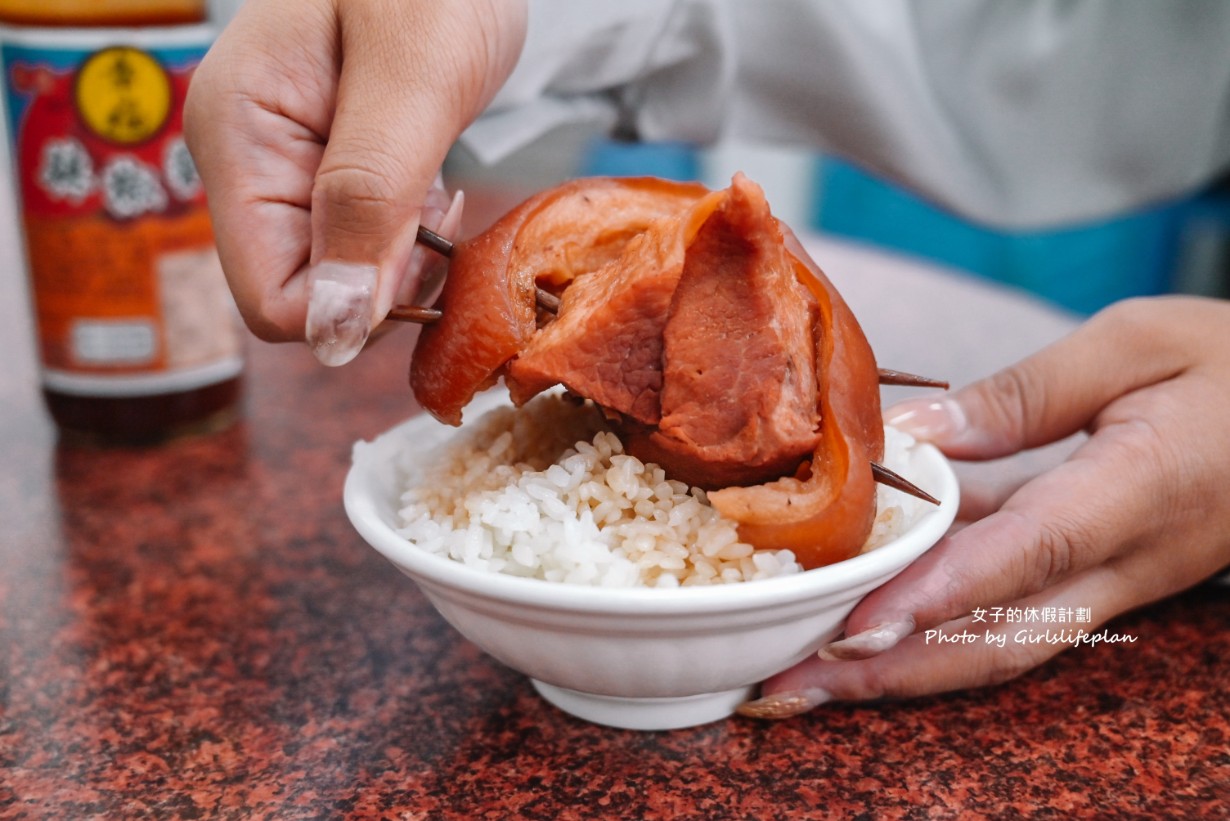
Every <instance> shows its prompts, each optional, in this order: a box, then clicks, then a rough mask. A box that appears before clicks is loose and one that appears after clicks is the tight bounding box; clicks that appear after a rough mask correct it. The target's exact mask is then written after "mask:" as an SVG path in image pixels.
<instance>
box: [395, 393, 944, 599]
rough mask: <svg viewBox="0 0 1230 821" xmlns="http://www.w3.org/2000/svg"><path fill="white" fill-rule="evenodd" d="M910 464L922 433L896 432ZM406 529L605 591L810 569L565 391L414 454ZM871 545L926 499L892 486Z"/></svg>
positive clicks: (429, 540)
mask: <svg viewBox="0 0 1230 821" xmlns="http://www.w3.org/2000/svg"><path fill="white" fill-rule="evenodd" d="M886 437H887V438H886V453H885V463H886V464H887V465H888V467H890V468H893V469H894V470H898V471H899V472H900V471H901V470H902V467H903V463H904V462H905V460H906V459H907V453H906V450H907V448H908V447H909V446H910V445H911V444H913V440H912V439H911V438H910V437H909V436H907V435H906V434H903V433H900V432H898V431H895V430H893V429H891V428H889V429H886ZM402 468H403V470H404V471H405V474H406V486H407V490H406V491H405V493H404V494H403V495H402V497H401V503H402V504H401V509H400V511H399V517H400V523H401V527H400V528H399V530H398V532H399V533H400V534H401V535H402V536H404V537H405V538H407V539H409V540H410V541H411V542H413V543H415V544H416V545H418V546H419V547H421V548H422V549H424V550H428V551H431V552H433V553H438V554H440V555H442V556H448V557H450V558H452V559H455V560H456V561H459V562H462V563H464V564H467V565H469V566H471V567H474V568H476V569H478V570H483V571H487V572H492V573H507V574H511V575H514V576H526V577H531V578H537V579H545V580H547V581H554V582H568V583H572V584H585V585H594V586H600V587H635V586H643V587H662V588H673V587H680V586H690V585H703V584H723V583H730V582H742V581H752V580H755V579H766V578H771V577H774V576H782V575H787V574H791V573H799V572H801V571H802V569H803V568H802V567H801V566H800V565H799V563H798V562H797V561H796V560H795V557H794V554H793V553H791V552H790V551H789V550H776V551H774V550H754V549H753V548H752V546H751V545H748V544H745V543H743V542H740V541H739V539H738V533H737V530H736V526H735V524H734V522H731V521H730V520H727V519H724V518H722V517H721V516H720V515H719V514H718V513H717V511H716V510H714V509H713V508H712V507H710V505H709V503H708V501H707V500H706V498H705V493H704V491H702V490H700V489H698V488H689V487H688V486H687V485H685V484H683V483H682V482H676V481H670V480H668V479H667V478H666V476H665V474H664V473H663V471H662V469H661V468H659V467H658V466H657V465H654V464H645V463H643V462H641V461H640V460H639V459H637V458H635V457H633V456H629V455H627V454H625V453H624V452H623V446H622V444H621V443H620V441H619V439H618V437H616V436H615V435H614V434H612V433H610V432H609V431H607V430H605V429H604V427H603V425H602V424H601V418H600V417H599V415H598V414H597V412H596V411H594V409H593V408H590V407H584V406H579V405H577V404H576V403H574V402H571V401H569V400H568V399H566V398H564V397H562V396H559V395H557V394H549V395H544V396H540V397H538V398H536V399H534V400H533V401H532V402H530V403H528V404H527V405H526V406H525V407H523V408H521V409H513V408H511V407H502V408H498V409H496V410H494V411H490V412H489V413H488V414H487V415H486V416H484V417H482V418H481V419H479V420H478V421H477V422H476V423H474V424H472V425H467V426H466V427H465V428H463V429H462V431H461V432H460V433H459V434H458V435H457V436H456V437H453V438H452V439H451V440H450V441H448V442H447V443H445V444H444V445H443V446H441V447H439V448H437V449H436V450H434V451H432V452H430V453H427V454H416V455H411V454H406V456H405V461H404V463H403V465H402ZM877 502H878V506H879V507H878V515H877V517H876V522H875V525H874V527H873V529H872V532H871V536H870V537H869V538H868V540H867V543H866V545H864V548H863V550H864V551H866V550H871V549H874V548H875V547H878V546H879V545H881V544H884V543H885V542H888V541H890V540H891V539H893V538H894V537H895V536H897V535H898V534H899V533H901V532H902V531H904V530H905V529H906V528H907V527H908V526H909V525H910V523H911V522H912V521H913V520H914V519H915V518H916V517H917V516H918V515H919V513H920V512H921V511H922V507H923V504H924V503H921V502H919V501H918V500H916V499H914V498H912V497H910V496H907V495H905V494H903V493H900V492H898V491H895V490H891V489H889V488H885V487H883V486H881V487H880V489H879V491H878V498H877Z"/></svg>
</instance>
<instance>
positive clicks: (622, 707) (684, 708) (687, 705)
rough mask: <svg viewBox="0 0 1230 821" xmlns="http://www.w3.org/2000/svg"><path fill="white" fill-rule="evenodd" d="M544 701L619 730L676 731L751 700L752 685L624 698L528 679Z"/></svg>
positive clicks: (722, 715) (718, 716)
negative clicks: (685, 694) (715, 691)
mask: <svg viewBox="0 0 1230 821" xmlns="http://www.w3.org/2000/svg"><path fill="white" fill-rule="evenodd" d="M530 682H531V683H532V684H533V685H534V689H535V690H537V691H538V694H539V695H540V696H542V697H543V698H544V699H546V701H547V702H549V703H550V704H552V705H554V706H555V707H558V708H559V709H561V710H563V711H564V712H565V713H568V714H569V715H572V716H575V717H577V718H580V719H584V720H585V721H589V722H591V723H593V724H602V725H604V726H607V727H617V728H619V729H622V730H679V729H683V728H685V727H696V726H699V725H701V724H709V723H711V722H714V721H721V720H722V719H724V718H727V717H729V716H732V715H734V713H735V708H737V707H738V706H739V705H740V704H742V703H743V702H745V701H747V700H748V699H750V698H751V697H752V695H753V693H754V692H755V690H756V687H755V685H748V686H746V687H736V688H735V689H733V690H724V691H721V692H717V693H699V694H697V695H691V696H675V697H666V698H625V697H622V696H602V695H596V694H594V693H583V692H580V691H578V690H570V689H568V688H567V687H559V686H556V685H554V684H547V683H546V682H543V681H539V680H537V679H530Z"/></svg>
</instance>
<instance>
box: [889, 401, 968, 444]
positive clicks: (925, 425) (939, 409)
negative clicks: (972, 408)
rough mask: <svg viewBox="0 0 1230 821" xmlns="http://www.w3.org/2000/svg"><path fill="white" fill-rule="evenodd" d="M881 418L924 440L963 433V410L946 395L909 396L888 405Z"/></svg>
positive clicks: (947, 437) (946, 438)
mask: <svg viewBox="0 0 1230 821" xmlns="http://www.w3.org/2000/svg"><path fill="white" fill-rule="evenodd" d="M884 421H885V422H886V423H887V424H889V425H892V426H893V427H895V428H898V429H899V430H902V431H905V432H906V433H908V434H910V435H911V436H914V437H916V438H918V439H922V440H923V441H927V442H933V441H939V440H951V439H953V438H955V437H958V436H960V435H961V434H963V433H965V431H966V428H967V421H966V418H965V411H964V410H962V409H961V406H960V405H959V404H957V402H956V401H955V400H953V399H950V398H949V397H943V398H941V399H911V400H909V401H908V402H901V403H899V404H896V405H893V406H892V407H891V408H887V409H885V411H884Z"/></svg>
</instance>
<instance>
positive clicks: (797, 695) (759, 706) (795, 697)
mask: <svg viewBox="0 0 1230 821" xmlns="http://www.w3.org/2000/svg"><path fill="white" fill-rule="evenodd" d="M832 700H833V696H832V695H831V694H830V693H829V692H828V690H822V689H820V688H819V687H813V688H810V689H807V690H790V691H787V692H782V693H774V694H773V695H770V696H764V697H762V698H758V699H755V700H753V701H745V702H743V703H742V704H740V705H739V706H738V707H737V708H736V712H738V713H739V715H741V716H747V717H748V718H772V719H778V718H790V717H791V716H797V715H801V714H803V713H806V712H807V711H808V710H810V709H812V708H813V707H819V706H820V705H821V704H824V703H825V702H826V701H832Z"/></svg>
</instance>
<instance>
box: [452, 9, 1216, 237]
mask: <svg viewBox="0 0 1230 821" xmlns="http://www.w3.org/2000/svg"><path fill="white" fill-rule="evenodd" d="M621 116H623V118H624V119H625V121H626V122H627V124H630V125H632V126H634V128H635V130H636V132H637V133H638V134H639V136H640V137H641V138H643V139H647V140H656V139H667V138H671V139H687V140H693V141H696V142H698V143H702V144H712V143H716V142H720V141H722V140H726V139H738V140H750V141H772V142H780V143H789V144H795V145H808V146H813V147H815V148H818V149H821V150H825V151H829V152H832V153H835V154H838V155H841V156H844V157H846V158H848V159H850V160H853V161H854V162H856V163H859V164H861V165H863V166H864V167H866V168H868V169H870V170H872V171H874V172H876V173H879V174H882V175H886V176H889V177H892V178H895V179H897V180H899V181H901V182H903V183H905V184H906V185H909V186H911V187H913V188H915V189H916V190H918V191H919V192H921V193H922V194H923V195H925V196H928V197H930V198H932V199H934V200H937V201H939V202H940V203H942V204H944V205H946V206H948V207H949V208H952V209H954V210H956V211H958V212H961V213H963V214H965V215H967V216H969V217H972V218H974V219H976V220H980V221H983V222H988V223H992V224H996V225H999V226H1004V227H1014V228H1041V227H1048V226H1054V225H1057V224H1062V223H1065V222H1070V221H1080V220H1088V219H1095V218H1099V217H1103V216H1107V215H1110V214H1114V213H1117V212H1121V211H1123V210H1127V209H1130V208H1133V207H1138V206H1141V205H1145V204H1147V203H1150V202H1153V201H1157V200H1162V199H1166V198H1170V197H1173V196H1177V195H1180V194H1183V193H1185V192H1187V191H1190V190H1192V189H1194V188H1196V187H1198V186H1200V185H1202V184H1203V183H1206V182H1208V181H1209V180H1210V179H1211V178H1212V177H1214V176H1215V175H1216V174H1217V172H1218V171H1219V170H1221V169H1225V168H1226V167H1227V165H1230V3H1227V2H1223V0H1166V1H1165V2H1150V1H1149V0H930V2H923V1H922V0H918V2H911V0H862V1H861V2H859V1H856V0H848V1H847V0H760V1H758V2H757V1H754V0H674V2H668V1H667V0H619V1H618V2H603V1H602V0H530V29H529V34H528V38H527V42H526V47H525V51H524V54H523V56H522V59H521V61H520V63H519V64H518V66H517V68H516V70H515V71H514V73H513V75H512V77H511V78H510V79H509V81H508V83H507V84H506V86H505V87H504V89H503V90H502V91H501V93H500V95H499V96H498V97H497V98H496V100H495V101H494V102H493V104H492V105H491V107H490V108H489V110H488V111H487V113H486V114H485V115H484V116H483V117H482V118H481V119H480V120H479V121H478V122H477V123H475V124H474V125H473V126H472V127H471V128H470V129H469V130H468V131H467V132H466V134H465V135H464V137H463V139H464V141H465V142H466V144H467V145H468V147H470V148H471V149H472V150H474V151H475V152H476V153H477V154H478V155H479V156H480V157H482V158H484V159H495V158H498V157H500V156H503V155H505V154H507V153H509V152H511V151H512V150H515V149H516V148H518V147H520V146H522V145H525V144H527V143H528V142H530V141H531V140H533V139H535V138H537V137H539V136H541V135H542V134H544V133H546V132H547V131H549V130H550V129H552V128H554V127H555V126H558V125H561V124H564V123H572V122H579V121H587V120H588V121H592V122H598V123H602V124H604V125H606V126H610V125H613V124H614V123H615V122H616V121H617V120H618V119H619V118H620V117H621Z"/></svg>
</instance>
